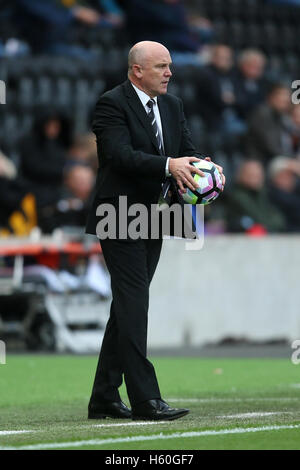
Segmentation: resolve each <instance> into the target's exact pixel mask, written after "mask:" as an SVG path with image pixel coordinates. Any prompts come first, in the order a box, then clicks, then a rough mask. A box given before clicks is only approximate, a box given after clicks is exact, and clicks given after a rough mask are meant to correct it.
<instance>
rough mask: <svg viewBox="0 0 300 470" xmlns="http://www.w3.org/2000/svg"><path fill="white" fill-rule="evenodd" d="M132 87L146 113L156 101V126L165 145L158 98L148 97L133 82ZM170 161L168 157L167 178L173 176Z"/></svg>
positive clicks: (154, 108) (154, 110)
mask: <svg viewBox="0 0 300 470" xmlns="http://www.w3.org/2000/svg"><path fill="white" fill-rule="evenodd" d="M131 85H132V86H133V88H134V89H135V91H136V93H137V95H138V97H139V99H140V100H141V103H142V105H143V106H144V108H145V111H146V113H147V114H148V113H149V111H150V109H149V108H148V106H147V103H148V101H149V100H151V99H153V100H154V101H155V104H154V105H153V112H154V116H155V120H156V124H157V127H158V132H159V135H160V138H161V141H162V143H164V138H163V133H162V124H161V118H160V112H159V107H158V104H157V96H155V98H151V97H150V96H148V95H147V93H145V92H144V91H142V90H140V89H139V88H138V87H136V86H135V85H134V84H133V83H132V82H131ZM169 160H170V157H168V159H167V162H166V176H171V173H170V172H169Z"/></svg>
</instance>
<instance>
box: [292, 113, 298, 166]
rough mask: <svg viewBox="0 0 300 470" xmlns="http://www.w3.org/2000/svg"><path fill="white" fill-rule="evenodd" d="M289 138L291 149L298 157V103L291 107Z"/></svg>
mask: <svg viewBox="0 0 300 470" xmlns="http://www.w3.org/2000/svg"><path fill="white" fill-rule="evenodd" d="M291 138H292V150H293V154H294V156H295V157H297V158H299V159H300V105H299V104H298V105H294V106H292V109H291Z"/></svg>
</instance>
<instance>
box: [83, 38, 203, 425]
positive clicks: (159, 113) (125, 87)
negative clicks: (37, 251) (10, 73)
mask: <svg viewBox="0 0 300 470" xmlns="http://www.w3.org/2000/svg"><path fill="white" fill-rule="evenodd" d="M128 62H129V70H128V80H127V81H126V82H125V83H123V84H121V85H119V86H117V87H116V88H114V89H113V90H110V91H108V92H106V93H105V94H104V95H102V96H101V97H100V99H99V101H98V103H97V105H96V111H95V115H94V121H93V131H94V133H95V134H96V137H97V146H98V155H99V174H98V179H97V182H96V195H95V201H94V205H93V207H92V209H91V213H90V217H89V220H88V224H87V232H88V233H93V234H95V233H97V232H98V230H97V228H96V226H97V222H98V221H99V218H97V216H96V211H97V208H98V211H97V214H99V213H100V212H99V206H100V208H101V205H102V204H103V203H107V202H109V203H110V204H112V205H113V207H114V208H115V209H116V214H117V219H118V217H119V215H120V216H122V214H119V210H120V212H122V210H121V208H119V205H118V201H119V200H118V198H119V196H120V195H122V196H126V197H127V201H128V206H129V205H130V204H134V203H143V204H144V205H145V206H146V207H147V208H150V206H151V204H155V205H156V204H157V202H158V200H159V196H160V193H161V189H162V184H163V183H164V182H165V180H166V178H167V177H168V176H171V175H172V177H173V181H176V182H177V184H178V186H179V188H180V189H182V190H183V191H185V187H184V185H186V186H188V187H190V188H191V189H196V187H197V183H195V181H194V179H193V177H192V173H195V172H196V173H198V174H200V175H203V173H202V172H201V171H199V170H198V169H196V168H195V167H194V166H193V165H191V163H192V162H193V161H199V159H198V158H196V157H194V155H195V154H196V152H195V148H194V146H193V144H192V142H191V139H190V135H189V131H188V129H187V126H186V121H185V117H184V113H183V108H182V102H181V100H180V99H178V98H176V97H175V96H171V95H168V94H167V87H168V82H169V79H170V77H171V75H172V73H171V70H170V66H171V57H170V54H169V51H168V50H167V49H166V48H165V47H164V46H163V45H162V44H159V43H156V42H151V41H143V42H140V43H137V44H136V45H135V46H133V48H132V49H131V50H130V52H129V60H128ZM185 155H190V156H185ZM191 155H192V156H191ZM97 235H98V237H99V238H100V240H101V247H102V252H103V255H104V258H105V261H106V264H107V267H108V270H109V272H110V275H111V286H112V295H113V300H112V304H111V311H110V318H109V320H108V323H107V326H106V331H105V335H104V338H103V343H102V348H101V352H100V356H99V362H98V366H97V370H96V376H95V381H94V386H93V390H92V395H91V399H90V403H89V418H94V419H98V418H104V417H106V416H108V417H114V418H130V417H132V419H152V420H161V419H163V420H165V419H176V418H180V417H181V416H184V415H186V414H187V413H188V411H189V410H187V409H174V408H171V407H169V405H168V404H167V403H166V402H165V401H163V400H162V398H161V394H160V390H159V386H158V383H157V378H156V375H155V371H154V367H153V365H152V364H151V363H150V362H149V360H148V359H147V357H146V356H147V352H146V350H147V316H148V303H149V285H150V282H151V279H152V277H153V275H154V272H155V269H156V266H157V263H158V260H159V257H160V251H161V246H162V237H161V236H160V237H159V238H158V239H155V238H152V239H151V237H148V238H146V237H145V238H142V237H140V238H138V239H132V238H130V237H129V236H127V237H126V239H123V238H122V237H121V236H120V235H119V236H117V237H112V236H108V237H104V236H103V235H101V234H99V233H97ZM171 327H172V325H170V328H171ZM123 374H124V378H125V383H126V388H127V393H128V397H129V401H130V404H131V408H132V411H131V410H129V409H128V408H127V407H126V406H125V405H124V404H123V403H122V401H121V399H120V395H119V392H118V388H119V386H120V385H121V383H122V376H123Z"/></svg>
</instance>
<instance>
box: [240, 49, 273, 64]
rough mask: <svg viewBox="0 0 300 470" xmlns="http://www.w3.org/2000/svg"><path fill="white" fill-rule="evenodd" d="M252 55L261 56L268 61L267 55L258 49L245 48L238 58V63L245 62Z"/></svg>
mask: <svg viewBox="0 0 300 470" xmlns="http://www.w3.org/2000/svg"><path fill="white" fill-rule="evenodd" d="M252 57H259V58H260V59H262V60H263V61H264V62H265V61H266V56H265V55H264V54H263V53H262V52H261V51H259V50H258V49H245V50H244V51H242V52H241V53H240V54H239V56H238V59H237V61H238V64H243V63H244V62H246V61H247V60H248V59H251V58H252Z"/></svg>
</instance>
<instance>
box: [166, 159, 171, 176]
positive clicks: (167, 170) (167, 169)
mask: <svg viewBox="0 0 300 470" xmlns="http://www.w3.org/2000/svg"><path fill="white" fill-rule="evenodd" d="M170 158H171V157H168V159H167V162H166V176H171V173H170V172H169V161H170Z"/></svg>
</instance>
